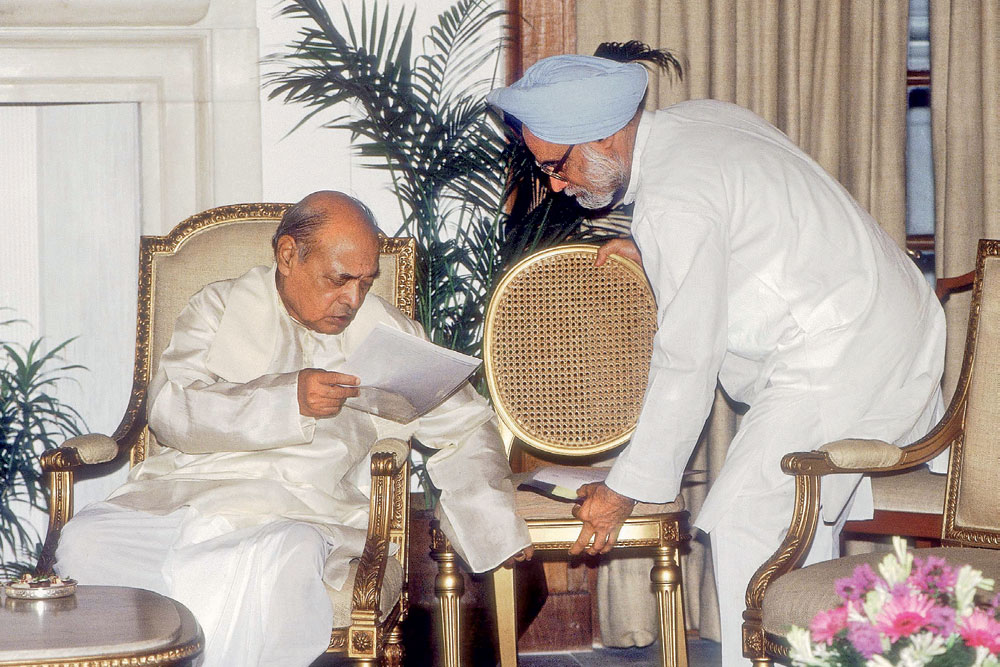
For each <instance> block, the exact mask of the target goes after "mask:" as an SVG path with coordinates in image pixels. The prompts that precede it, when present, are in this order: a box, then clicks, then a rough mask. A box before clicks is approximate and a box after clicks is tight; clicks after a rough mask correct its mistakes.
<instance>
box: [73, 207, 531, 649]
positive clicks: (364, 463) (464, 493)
mask: <svg viewBox="0 0 1000 667" xmlns="http://www.w3.org/2000/svg"><path fill="white" fill-rule="evenodd" d="M272 245H273V247H274V255H275V265H274V266H272V267H271V268H268V267H264V266H260V267H256V268H254V269H251V270H250V271H248V272H247V273H246V274H244V275H243V276H241V277H239V278H237V279H235V280H225V281H220V282H217V283H213V284H211V285H208V286H207V287H205V288H204V289H202V290H201V291H200V292H198V293H197V294H196V295H194V296H193V297H192V298H191V301H190V302H189V303H188V305H187V307H186V308H185V309H184V311H183V312H182V313H181V315H180V317H179V318H178V320H177V324H176V326H175V328H174V335H173V338H172V339H171V341H170V344H169V346H168V347H167V348H166V350H165V351H164V353H163V357H162V359H161V362H160V366H159V368H158V370H157V372H156V374H155V376H154V378H153V380H152V382H151V383H150V387H149V396H148V413H149V427H150V429H151V430H152V431H153V433H154V434H155V436H156V439H157V442H158V443H159V444H160V445H161V447H160V448H159V451H156V452H155V453H153V454H152V455H151V456H149V457H148V458H147V459H146V460H145V461H144V462H142V463H141V464H139V465H138V466H136V467H135V468H134V469H133V470H132V471H131V473H130V475H129V479H128V481H127V483H126V484H125V485H123V486H122V487H121V488H119V489H118V490H116V491H115V492H114V493H112V494H111V497H110V498H109V499H108V500H107V501H105V502H100V503H94V504H91V505H89V506H87V507H86V508H84V509H83V510H82V511H81V512H79V513H78V514H77V516H76V517H75V518H73V519H72V520H71V521H70V522H69V523H68V524H67V525H66V527H65V529H64V531H63V535H62V539H61V542H60V545H59V548H58V550H57V552H56V557H57V566H56V568H57V571H58V572H60V573H63V574H67V575H72V576H73V577H75V578H76V579H78V580H79V581H80V582H81V583H84V584H106V585H125V586H135V587H139V588H146V589H149V590H152V591H156V592H159V593H162V594H164V595H168V596H170V597H172V598H175V599H177V600H179V601H180V602H182V603H184V604H185V605H187V606H188V607H189V608H190V609H191V611H192V612H193V613H194V615H195V616H196V617H197V619H198V621H199V622H200V624H201V626H202V629H203V630H204V633H205V640H206V650H205V662H204V665H206V666H209V665H241V666H248V665H281V666H282V667H286V666H290V665H308V664H309V663H310V662H311V661H312V660H314V659H315V658H316V657H317V656H319V655H320V654H321V653H322V652H323V651H324V650H325V649H326V647H327V644H328V642H329V639H330V632H331V627H332V618H333V612H332V608H331V604H330V600H329V597H328V596H327V593H326V590H325V586H324V584H327V585H329V586H331V587H333V588H335V589H339V588H341V587H342V586H343V585H344V583H345V580H346V578H347V575H348V566H349V562H350V560H351V559H352V558H355V557H358V556H359V555H360V554H361V551H362V549H363V545H364V541H365V535H366V528H367V522H368V498H367V497H366V495H365V492H366V491H367V489H368V487H369V482H370V480H369V479H368V473H369V453H370V450H371V447H372V446H373V445H374V443H375V442H376V440H378V439H379V438H381V437H387V436H396V437H408V436H410V435H414V436H416V437H417V438H419V439H420V441H421V442H422V443H425V444H427V445H429V446H432V447H435V448H438V449H439V450H440V451H438V452H437V453H435V455H434V456H433V457H431V459H430V460H429V461H428V463H427V470H428V472H429V474H430V477H431V479H432V480H433V481H434V483H435V485H437V487H438V488H439V489H440V490H441V498H440V502H441V509H442V512H441V516H442V527H443V528H444V530H445V532H446V534H447V535H448V537H449V538H450V539H451V540H452V542H453V543H454V545H455V547H456V550H457V551H458V552H459V553H460V554H461V555H462V556H463V557H464V558H465V560H466V562H467V563H468V564H469V566H470V567H471V568H472V569H473V570H475V571H477V572H479V571H484V570H489V569H491V568H494V567H496V566H497V565H500V564H501V563H503V562H504V561H505V560H510V559H512V558H513V556H514V555H515V554H516V556H517V558H518V559H522V558H524V557H526V556H530V538H529V536H528V532H527V528H526V526H525V525H524V522H523V521H522V520H521V519H519V518H518V517H517V516H516V515H515V513H514V500H513V487H512V485H511V482H510V480H509V475H510V468H509V467H508V464H507V459H506V457H505V455H504V452H503V448H502V445H501V442H500V437H499V433H498V431H497V427H496V424H495V417H494V416H493V413H492V411H491V410H490V408H489V407H488V406H487V404H486V401H485V400H484V399H482V398H481V397H480V396H479V395H478V394H477V393H476V392H475V391H474V390H473V389H472V387H471V386H469V385H468V384H466V385H465V386H464V387H463V388H462V389H461V390H459V391H458V392H457V393H456V394H454V395H453V396H451V397H450V398H449V399H447V400H446V401H445V402H443V403H442V404H441V405H440V406H438V407H437V408H435V409H434V410H432V411H431V412H429V413H428V414H427V415H425V416H424V417H422V418H420V419H418V420H416V421H414V422H412V423H410V424H407V425H405V426H401V425H399V424H395V423H392V422H387V421H385V420H382V419H379V418H377V417H374V416H372V415H370V414H368V413H365V412H361V411H358V410H351V409H346V410H342V407H343V405H344V401H345V400H346V399H347V398H349V397H351V396H357V395H358V391H359V390H358V388H357V387H356V386H353V385H357V384H358V379H357V378H355V377H353V376H349V375H344V374H341V373H337V372H335V371H331V370H327V369H334V368H337V367H338V366H340V365H341V364H342V363H343V361H344V360H345V358H346V357H347V355H349V354H350V353H351V351H352V350H353V349H355V348H356V347H357V346H358V344H359V343H360V342H361V341H362V340H363V339H364V338H365V336H366V335H367V333H368V332H369V331H371V329H372V328H373V327H375V326H376V325H377V324H378V323H383V324H386V325H389V326H391V327H395V328H397V329H400V330H402V331H405V332H407V333H410V334H414V335H423V332H422V330H421V329H420V327H419V325H417V324H416V323H414V322H413V321H412V320H410V319H408V318H406V317H405V316H404V315H403V314H401V313H400V312H399V311H398V310H396V309H395V308H394V307H393V306H391V305H389V304H388V303H386V302H385V301H383V300H382V299H380V298H379V297H377V296H375V295H369V294H368V290H369V288H370V287H371V286H372V283H373V281H374V280H375V277H376V275H377V273H378V257H379V241H378V236H377V229H376V226H375V223H374V221H373V219H372V216H371V213H370V211H369V210H368V209H367V208H366V207H365V206H364V205H363V204H361V203H360V202H358V201H356V200H355V199H353V198H351V197H348V196H346V195H344V194H341V193H336V192H317V193H314V194H311V195H309V196H308V197H306V198H305V199H303V200H302V201H301V202H299V203H298V204H296V205H295V206H293V207H292V208H290V209H289V210H288V211H287V212H286V213H285V215H284V217H283V218H282V220H281V224H280V225H279V227H278V229H277V231H276V232H275V234H274V240H273V242H272ZM401 363H403V362H402V360H401ZM526 547H527V549H526ZM526 552H528V553H526Z"/></svg>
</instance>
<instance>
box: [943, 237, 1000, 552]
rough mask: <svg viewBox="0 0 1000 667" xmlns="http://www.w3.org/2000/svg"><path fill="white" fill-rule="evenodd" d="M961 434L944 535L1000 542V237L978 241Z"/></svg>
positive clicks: (955, 540)
mask: <svg viewBox="0 0 1000 667" xmlns="http://www.w3.org/2000/svg"><path fill="white" fill-rule="evenodd" d="M957 391H958V392H960V393H961V392H964V403H965V415H964V420H963V421H964V429H963V433H962V435H961V437H959V438H956V440H955V441H954V442H953V443H952V446H951V466H950V468H951V469H950V472H949V475H948V487H947V492H946V495H945V512H944V531H943V532H944V535H943V537H944V539H945V540H946V541H947V542H948V543H950V544H961V545H966V546H986V547H992V548H1000V508H998V501H997V488H998V487H1000V457H998V452H1000V240H990V239H983V240H981V241H980V242H979V252H978V256H977V262H976V277H975V282H974V283H973V292H972V307H971V309H970V311H969V329H968V335H967V338H966V346H965V360H964V364H963V368H962V376H961V379H960V380H959V386H958V390H957Z"/></svg>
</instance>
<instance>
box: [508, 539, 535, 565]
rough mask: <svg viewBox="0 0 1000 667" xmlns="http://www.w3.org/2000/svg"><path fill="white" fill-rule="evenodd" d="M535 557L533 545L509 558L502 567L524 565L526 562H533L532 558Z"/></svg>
mask: <svg viewBox="0 0 1000 667" xmlns="http://www.w3.org/2000/svg"><path fill="white" fill-rule="evenodd" d="M534 555H535V547H534V546H533V545H530V544H529V545H528V546H526V547H524V548H523V549H521V550H520V551H518V552H517V553H516V554H514V555H513V556H511V557H510V558H508V559H507V560H505V561H504V562H503V565H501V566H500V567H514V566H515V565H516V564H518V563H523V562H524V561H526V560H531V557H532V556H534Z"/></svg>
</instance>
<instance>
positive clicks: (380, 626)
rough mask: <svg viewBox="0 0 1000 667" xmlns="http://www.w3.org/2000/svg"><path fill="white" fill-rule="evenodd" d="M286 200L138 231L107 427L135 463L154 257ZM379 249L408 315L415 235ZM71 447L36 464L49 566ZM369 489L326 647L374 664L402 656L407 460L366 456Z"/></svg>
mask: <svg viewBox="0 0 1000 667" xmlns="http://www.w3.org/2000/svg"><path fill="white" fill-rule="evenodd" d="M289 206H290V204H282V203H252V204H235V205H230V206H221V207H218V208H213V209H210V210H207V211H204V212H203V213H199V214H197V215H193V216H191V217H189V218H187V219H186V220H184V221H183V222H181V223H180V224H178V225H177V226H176V227H174V229H172V230H171V231H170V232H169V233H168V234H167V235H165V236H143V237H142V238H141V239H140V243H139V283H138V300H137V310H136V330H135V334H136V343H135V361H134V366H133V375H132V391H131V394H130V396H129V402H128V406H127V407H126V409H125V414H124V416H123V418H122V420H121V422H120V423H119V425H118V428H117V429H115V432H114V434H112V436H111V439H112V440H113V441H114V442H115V444H116V445H117V448H118V455H119V456H127V457H128V460H129V463H130V465H132V466H134V465H137V464H138V463H140V462H141V461H143V460H144V459H145V457H146V453H147V449H148V446H149V440H150V438H149V432H148V429H147V425H146V389H147V386H148V384H149V380H150V375H151V369H152V358H151V356H152V348H151V342H152V341H151V337H152V319H153V308H154V302H155V292H154V287H155V285H156V266H157V261H156V260H157V259H158V258H159V257H163V256H167V255H173V254H174V253H176V252H178V251H179V250H180V249H181V248H182V247H183V246H184V244H185V243H186V242H187V241H189V240H190V239H192V238H193V237H195V236H197V235H198V234H200V233H202V232H205V231H206V230H211V229H213V228H217V227H220V226H224V225H233V224H240V223H241V222H257V223H259V222H270V221H273V222H274V223H275V225H277V222H278V221H279V220H280V219H281V216H282V214H283V213H284V212H285V210H286V209H287V208H288V207H289ZM381 253H382V255H383V256H386V255H392V256H393V257H394V259H395V268H396V274H395V275H394V276H384V277H380V279H391V280H393V285H394V297H395V304H394V305H395V306H396V307H397V308H399V309H400V310H401V311H402V312H403V313H404V314H406V315H407V316H409V317H412V316H413V313H414V310H415V295H414V288H415V275H414V268H415V257H416V242H415V240H414V239H412V238H393V237H384V236H383V237H382V238H381ZM84 458H86V457H84V456H81V453H80V451H79V450H78V448H77V447H74V446H72V444H71V443H68V445H67V446H64V447H60V448H58V449H54V450H52V451H49V452H47V453H46V454H45V455H44V456H43V457H42V468H43V471H44V472H45V473H47V476H48V482H49V488H50V492H51V502H50V511H49V528H48V534H47V536H46V540H45V545H44V547H43V550H42V555H41V558H40V559H39V563H38V567H37V569H38V570H39V571H41V572H49V571H51V569H52V566H53V564H54V554H55V547H56V545H57V544H58V539H59V534H60V532H61V530H62V527H63V525H65V523H66V522H67V521H69V519H70V517H72V515H73V478H74V472H75V471H76V470H77V469H80V468H81V467H83V466H84V465H88V462H87V461H85V460H84ZM371 466H372V495H371V504H370V516H369V531H368V534H369V540H368V542H367V543H366V545H365V550H364V553H363V554H362V557H361V561H360V563H359V567H358V574H357V577H356V579H355V586H354V590H353V596H352V613H351V618H352V623H351V626H350V627H347V628H339V629H335V630H334V631H333V634H332V636H331V641H330V647H329V651H331V652H343V653H347V654H348V656H349V657H350V658H352V659H353V660H354V662H355V663H356V664H363V665H366V664H372V665H374V664H376V663H377V662H378V661H379V660H380V659H382V658H383V657H385V658H386V659H387V661H388V662H389V663H390V664H396V663H398V660H399V659H400V656H401V645H400V644H399V642H400V640H401V636H400V635H399V631H398V623H399V621H401V620H402V619H403V618H405V616H406V610H407V602H408V600H407V592H406V580H407V579H406V577H407V568H408V563H407V558H406V555H407V553H408V531H407V528H408V516H409V479H410V474H409V461H408V460H404V461H397V460H396V457H395V456H393V455H392V454H388V453H381V454H375V455H373V457H372V463H371ZM391 544H396V545H397V547H398V548H397V549H396V554H395V557H396V558H397V559H398V560H399V562H400V564H401V565H402V567H403V590H402V594H401V596H400V599H399V600H398V601H397V602H396V603H395V604H394V606H393V608H392V609H391V611H390V612H389V613H388V614H386V615H385V617H384V618H379V616H380V614H379V611H378V609H379V595H380V592H381V589H380V585H381V582H382V579H383V575H384V573H385V566H386V562H387V560H386V559H387V554H388V553H389V551H390V550H391V549H390V545H391Z"/></svg>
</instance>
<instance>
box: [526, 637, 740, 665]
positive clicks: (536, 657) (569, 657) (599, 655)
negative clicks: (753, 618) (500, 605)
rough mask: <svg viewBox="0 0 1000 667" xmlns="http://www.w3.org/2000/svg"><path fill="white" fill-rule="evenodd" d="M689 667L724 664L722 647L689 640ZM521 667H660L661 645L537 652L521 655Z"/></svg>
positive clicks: (704, 641) (707, 642)
mask: <svg viewBox="0 0 1000 667" xmlns="http://www.w3.org/2000/svg"><path fill="white" fill-rule="evenodd" d="M688 661H689V665H690V667H718V666H719V665H721V664H722V653H721V651H720V648H719V644H718V643H716V642H711V641H708V640H704V639H694V640H690V641H688ZM517 664H518V667H598V666H600V667H616V666H617V665H629V666H630V667H657V666H658V665H659V664H660V647H659V645H658V644H653V645H652V646H647V647H646V648H625V649H621V648H603V649H594V650H593V651H581V652H573V653H534V654H530V655H522V656H520V657H519V658H518V661H517Z"/></svg>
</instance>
